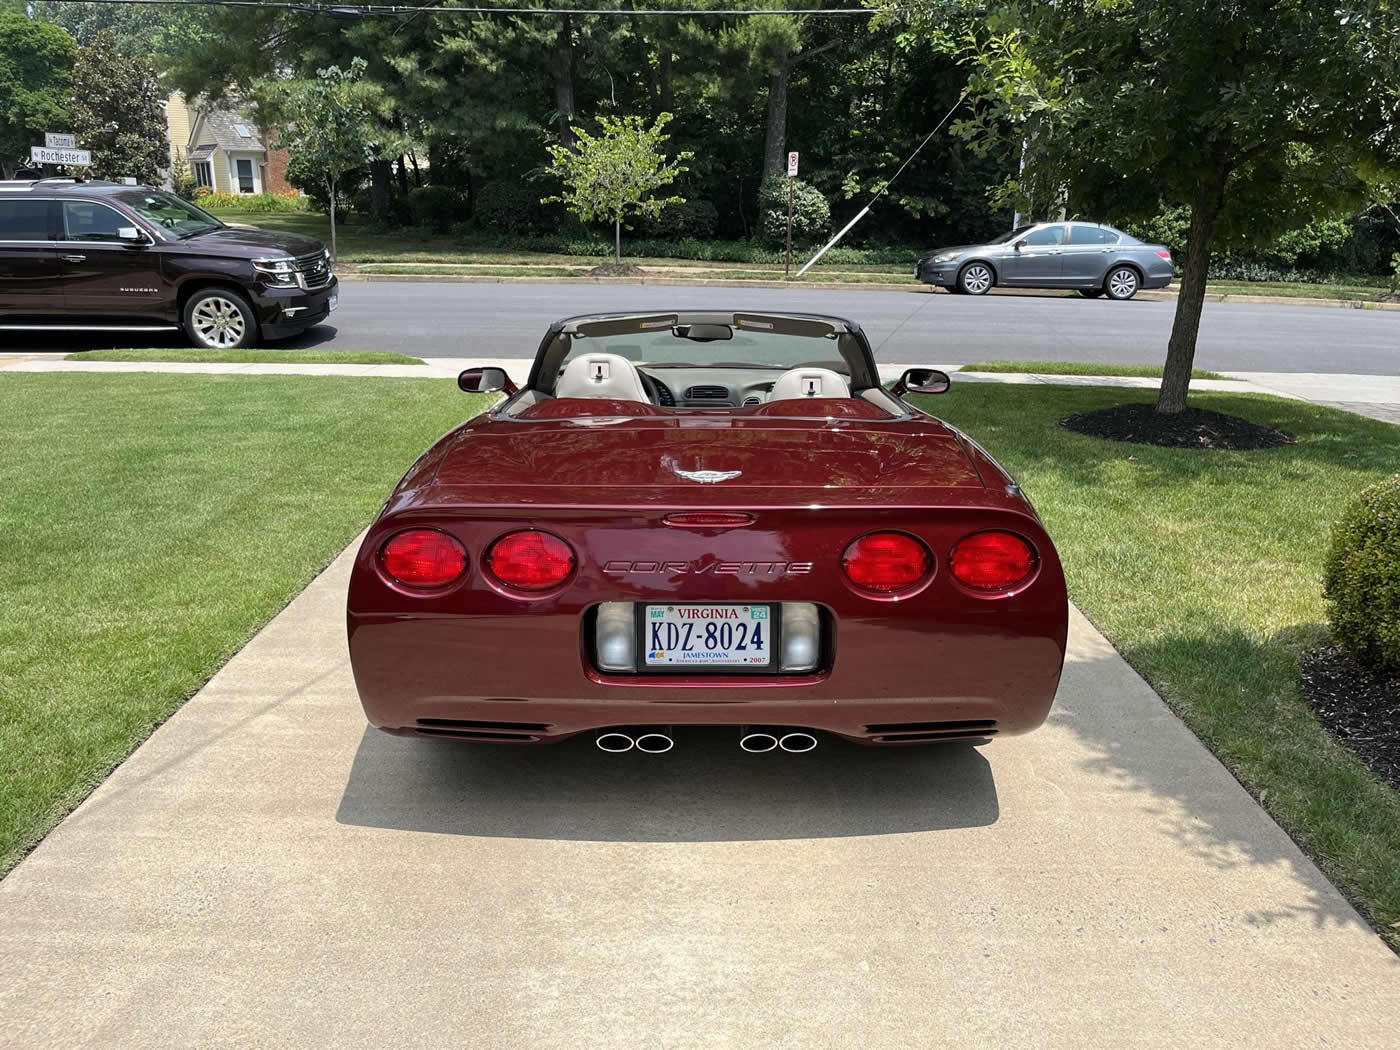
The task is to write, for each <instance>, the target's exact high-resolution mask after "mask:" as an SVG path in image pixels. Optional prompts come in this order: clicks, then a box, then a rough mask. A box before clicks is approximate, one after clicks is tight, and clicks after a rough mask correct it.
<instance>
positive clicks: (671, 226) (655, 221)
mask: <svg viewBox="0 0 1400 1050" xmlns="http://www.w3.org/2000/svg"><path fill="white" fill-rule="evenodd" d="M640 225H641V232H642V236H643V237H651V238H657V239H660V240H670V239H676V240H681V239H685V238H697V239H705V238H708V237H713V236H714V235H715V227H716V226H718V225H719V211H718V209H716V208H715V206H714V205H713V204H711V203H710V202H709V201H681V202H679V203H674V204H667V205H666V206H665V207H663V208H662V209H661V214H660V215H657V216H655V217H652V216H643V217H642V220H641V224H640Z"/></svg>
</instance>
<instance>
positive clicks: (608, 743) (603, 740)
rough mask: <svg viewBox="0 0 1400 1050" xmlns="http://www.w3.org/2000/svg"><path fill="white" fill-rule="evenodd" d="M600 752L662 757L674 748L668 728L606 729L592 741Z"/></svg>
mask: <svg viewBox="0 0 1400 1050" xmlns="http://www.w3.org/2000/svg"><path fill="white" fill-rule="evenodd" d="M593 742H594V743H595V744H597V745H598V749H599V750H600V751H606V752H608V754H610V755H621V754H624V753H626V752H628V751H632V750H637V751H644V752H646V753H647V754H648V755H664V754H665V753H666V752H667V751H670V750H671V749H672V748H673V747H675V746H676V740H675V738H674V737H673V736H672V735H671V727H670V726H640V727H637V728H632V729H607V730H604V731H603V732H601V733H599V734H598V735H597V737H595V738H594V741H593Z"/></svg>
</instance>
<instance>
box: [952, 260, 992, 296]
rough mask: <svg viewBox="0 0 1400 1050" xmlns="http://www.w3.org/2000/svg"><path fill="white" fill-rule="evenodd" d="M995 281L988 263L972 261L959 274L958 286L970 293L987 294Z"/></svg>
mask: <svg viewBox="0 0 1400 1050" xmlns="http://www.w3.org/2000/svg"><path fill="white" fill-rule="evenodd" d="M994 283H995V282H994V279H993V277H992V268H991V267H990V266H988V265H987V264H986V263H971V264H970V265H967V266H964V267H963V269H962V273H960V274H958V287H959V288H961V289H962V290H963V291H964V292H966V293H967V294H968V295H986V294H987V292H988V291H990V290H991V287H992V285H993V284H994Z"/></svg>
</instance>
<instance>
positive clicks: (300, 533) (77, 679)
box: [0, 374, 1400, 946]
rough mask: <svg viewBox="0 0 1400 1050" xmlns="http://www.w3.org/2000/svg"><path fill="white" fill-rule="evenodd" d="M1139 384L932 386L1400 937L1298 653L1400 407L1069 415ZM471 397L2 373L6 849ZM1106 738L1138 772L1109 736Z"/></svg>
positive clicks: (376, 498)
mask: <svg viewBox="0 0 1400 1050" xmlns="http://www.w3.org/2000/svg"><path fill="white" fill-rule="evenodd" d="M1150 398H1151V394H1150V393H1143V394H1137V393H1134V392H1130V391H1124V390H1110V389H1104V388H1097V389H1095V388H1070V387H1021V386H999V385H998V386H992V385H985V384H984V385H974V384H966V385H964V386H961V387H955V388H954V389H953V391H952V392H950V393H949V394H946V395H944V396H941V397H938V398H931V399H929V400H928V403H929V406H930V408H932V409H933V410H935V411H937V412H938V413H939V414H941V415H944V416H946V417H947V418H948V419H950V420H951V421H953V422H955V423H957V424H959V425H961V426H964V427H966V428H967V429H968V430H969V431H970V432H971V433H972V434H973V435H974V436H975V437H976V438H977V439H978V440H980V441H982V442H983V443H985V444H986V446H987V447H988V448H989V449H991V450H992V451H993V452H994V453H995V454H996V455H997V456H999V457H1000V458H1001V459H1002V460H1003V462H1004V463H1005V464H1006V465H1007V467H1008V468H1009V469H1011V470H1012V471H1013V473H1015V474H1016V475H1017V477H1018V478H1019V480H1020V481H1021V482H1022V484H1023V485H1024V486H1025V487H1026V490H1027V492H1028V493H1029V494H1030V496H1031V497H1032V498H1033V499H1034V500H1035V503H1036V506H1037V507H1038V509H1039V510H1040V512H1041V514H1042V515H1043V516H1044V517H1045V519H1046V522H1047V525H1048V526H1049V528H1050V531H1051V533H1052V535H1054V537H1055V539H1056V542H1057V545H1058V546H1059V549H1060V552H1061V556H1062V557H1063V559H1064V561H1065V566H1066V570H1067V573H1068V576H1069V581H1070V589H1071V593H1072V595H1073V597H1074V599H1075V600H1076V601H1077V602H1078V603H1079V604H1080V605H1081V606H1082V607H1083V608H1084V610H1085V611H1086V612H1087V613H1088V614H1089V615H1090V616H1091V617H1092V618H1093V619H1094V621H1095V622H1096V623H1097V624H1098V625H1099V626H1100V627H1101V628H1102V629H1103V630H1104V631H1105V632H1106V633H1107V634H1108V636H1109V637H1110V638H1111V639H1112V640H1113V642H1114V644H1115V645H1116V646H1117V647H1118V648H1119V649H1120V650H1121V651H1122V652H1123V653H1124V655H1125V656H1126V657H1127V658H1128V660H1129V661H1130V662H1131V663H1132V664H1133V666H1134V667H1136V668H1137V669H1138V670H1139V671H1140V672H1141V673H1142V674H1143V675H1144V676H1146V677H1147V679H1148V680H1149V681H1150V682H1152V683H1153V684H1154V686H1156V688H1157V689H1158V690H1159V691H1160V692H1161V693H1162V694H1163V695H1164V696H1165V697H1166V698H1167V700H1168V702H1169V703H1171V704H1172V705H1173V707H1174V708H1175V709H1176V710H1177V711H1178V712H1180V714H1181V716H1182V717H1183V718H1184V719H1185V720H1186V722H1187V723H1188V724H1189V725H1190V726H1191V727H1192V728H1193V729H1194V730H1195V731H1196V732H1197V733H1198V734H1199V735H1200V736H1201V737H1202V739H1204V740H1205V741H1206V742H1207V743H1208V744H1209V745H1210V746H1211V747H1212V748H1213V749H1214V750H1215V752H1216V753H1217V754H1218V755H1219V756H1220V757H1221V759H1222V760H1223V761H1224V762H1225V763H1226V764H1227V765H1228V766H1229V767H1230V768H1231V769H1232V770H1233V771H1234V772H1235V774H1236V775H1237V776H1238V777H1239V778H1240V779H1241V781H1243V782H1244V783H1245V784H1246V785H1247V786H1248V787H1249V789H1250V790H1251V791H1252V792H1254V793H1255V795H1256V796H1257V797H1260V798H1261V800H1262V801H1263V803H1264V805H1265V806H1266V808H1267V809H1268V810H1269V811H1270V812H1271V813H1272V814H1273V815H1274V816H1275V817H1276V818H1277V819H1278V820H1279V821H1280V823H1282V824H1283V825H1284V826H1285V827H1286V828H1288V829H1289V831H1290V832H1291V833H1292V834H1293V836H1294V837H1295V839H1296V840H1297V841H1298V842H1299V843H1300V844H1301V845H1302V846H1303V848H1304V849H1306V850H1307V851H1308V852H1309V853H1310V854H1311V855H1312V856H1313V858H1314V859H1315V860H1317V862H1318V863H1319V864H1320V865H1321V866H1322V868H1323V869H1324V870H1325V871H1326V872H1327V873H1328V875H1329V876H1330V877H1331V878H1332V879H1334V880H1335V881H1336V883H1337V884H1338V885H1339V886H1341V887H1342V889H1343V890H1344V892H1346V893H1347V894H1348V895H1349V896H1351V897H1352V899H1353V900H1355V901H1356V902H1357V904H1358V905H1359V907H1360V908H1361V909H1362V911H1363V912H1364V913H1365V914H1366V915H1368V916H1369V917H1370V918H1371V919H1372V921H1374V922H1375V923H1376V925H1377V927H1378V928H1379V929H1381V931H1382V933H1383V935H1385V936H1386V937H1387V938H1388V939H1389V940H1390V943H1391V944H1392V945H1396V946H1400V930H1397V929H1392V928H1391V927H1390V924H1392V923H1395V922H1398V921H1400V878H1397V877H1396V874H1397V872H1400V794H1397V792H1395V791H1393V790H1391V789H1390V788H1388V787H1386V786H1385V785H1383V784H1381V783H1380V782H1379V781H1378V780H1377V779H1376V778H1375V777H1373V776H1371V775H1370V774H1369V773H1368V772H1367V771H1366V770H1365V768H1364V767H1363V766H1362V765H1361V764H1360V763H1359V762H1358V761H1356V760H1355V759H1354V758H1352V757H1351V755H1350V754H1349V753H1348V752H1346V751H1345V750H1344V749H1343V748H1341V747H1340V746H1339V745H1337V744H1336V743H1334V742H1333V741H1332V739H1331V738H1330V737H1329V736H1328V735H1327V734H1326V733H1325V732H1324V731H1323V730H1322V728H1321V727H1320V725H1319V724H1318V722H1317V721H1316V719H1314V718H1313V716H1312V714H1311V712H1310V711H1309V709H1308V708H1307V706H1306V704H1305V703H1304V702H1303V701H1302V700H1301V698H1300V696H1299V692H1298V684H1297V661H1298V656H1299V654H1300V653H1302V652H1304V651H1306V650H1307V649H1309V648H1310V647H1312V646H1314V645H1316V644H1318V643H1319V642H1321V641H1322V640H1323V639H1324V638H1325V637H1326V627H1325V625H1324V615H1323V608H1322V602H1321V596H1320V587H1319V582H1318V579H1319V573H1320V562H1321V556H1322V551H1323V548H1324V544H1325V542H1326V536H1327V531H1328V527H1329V525H1330V523H1331V521H1332V519H1333V517H1334V516H1335V515H1336V514H1337V511H1338V508H1339V507H1340V505H1341V502H1342V501H1343V500H1344V499H1345V498H1346V497H1348V496H1349V495H1350V494H1351V493H1353V492H1355V491H1356V490H1358V489H1360V488H1362V487H1364V486H1365V485H1367V484H1370V483H1372V482H1374V481H1376V480H1378V479H1380V478H1382V477H1384V476H1386V475H1387V474H1388V473H1389V472H1390V471H1392V470H1394V469H1395V466H1396V464H1397V463H1400V428H1397V427H1394V426H1390V425H1388V424H1385V423H1381V422H1377V421H1374V420H1369V419H1364V418H1362V417H1359V416H1353V415H1350V414H1348V413H1343V412H1338V411H1333V410H1330V409H1326V408H1322V407H1318V406H1313V405H1308V404H1305V403H1301V402H1296V401H1287V400H1282V399H1273V398H1261V397H1249V396H1243V395H1240V396H1235V395H1223V394H1199V395H1196V396H1195V398H1194V399H1193V400H1194V402H1195V403H1196V404H1197V405H1199V406H1201V407H1205V408H1212V409H1216V410H1218V411H1224V412H1234V413H1238V414H1242V415H1248V416H1249V417H1250V418H1253V419H1256V420H1258V421H1260V422H1264V423H1269V424H1272V425H1276V426H1281V427H1285V428H1287V429H1288V430H1290V431H1292V432H1293V433H1294V434H1296V435H1297V437H1298V443H1297V444H1296V445H1293V446H1287V447H1283V448H1278V449H1271V450H1268V451H1263V452H1252V453H1211V452H1202V451H1194V450H1171V449H1159V448H1151V447H1147V446H1139V445H1124V444H1118V443H1115V442H1108V441H1101V440H1097V439H1094V438H1089V437H1084V436H1082V435H1078V434H1074V433H1071V432H1069V431H1066V430H1064V429H1063V428H1061V427H1059V426H1058V425H1057V424H1058V421H1059V420H1060V419H1061V418H1062V417H1063V416H1065V415H1067V414H1069V413H1071V412H1078V411H1084V410H1088V409H1093V408H1097V407H1103V406H1107V405H1111V404H1117V403H1121V402H1123V401H1125V400H1136V399H1142V400H1150ZM480 404H481V401H480V400H477V399H472V398H469V397H467V396H466V395H462V394H460V393H458V392H457V391H456V389H455V388H454V387H453V385H452V384H451V383H449V382H447V381H444V380H427V379H424V380H414V379H339V378H315V379H311V378H300V377H282V376H269V377H252V376H208V377H205V376H199V377H195V376H178V375H149V374H147V375H139V376H136V375H132V376H127V375H95V374H76V375H75V374H70V375H25V374H0V412H2V413H3V415H0V419H3V422H0V438H3V447H4V448H5V450H6V455H5V456H4V457H3V458H0V493H3V495H0V519H2V520H0V530H3V531H0V534H2V535H4V536H5V537H6V546H5V557H4V558H0V871H3V870H6V869H7V868H8V867H9V866H10V865H12V864H13V863H14V862H15V861H16V860H17V859H18V857H19V856H20V855H22V853H23V852H24V850H25V849H27V848H28V846H29V845H31V844H32V843H33V842H34V841H35V840H36V839H37V838H38V837H39V836H41V835H42V834H43V833H44V832H45V831H46V830H47V828H49V827H50V826H51V825H52V824H53V823H54V822H55V821H56V820H57V819H59V818H60V817H61V816H62V815H63V814H64V813H65V812H66V811H67V810H68V809H70V808H71V807H72V806H73V805H74V804H76V803H77V802H78V801H79V800H80V799H81V798H82V797H83V795H84V794H85V793H86V792H87V791H88V790H90V789H91V787H92V786H93V785H94V784H96V783H97V782H98V781H100V780H101V779H102V777H103V776H105V775H106V773H107V771H108V770H109V769H111V767H112V766H113V765H114V764H115V763H116V762H118V761H120V760H121V758H122V757H123V756H124V755H126V754H127V753H128V752H129V751H130V750H131V749H132V748H133V747H134V746H135V745H136V744H138V743H140V741H141V740H142V739H144V738H145V736H146V735H147V734H148V733H149V732H150V730H151V728H152V727H153V726H154V725H156V724H157V723H159V722H160V720H161V719H163V718H165V717H166V716H167V715H169V713H170V712H171V711H172V710H174V709H175V708H176V707H177V706H179V704H180V703H181V701H182V700H183V699H184V698H185V697H187V696H189V695H190V694H191V693H193V692H194V691H195V690H196V689H197V688H198V687H199V686H200V685H201V684H202V683H203V682H204V681H205V680H206V679H207V678H208V677H209V675H210V674H211V673H212V672H213V671H214V670H215V669H216V668H217V667H218V666H219V665H220V664H221V663H223V662H224V661H225V660H226V659H227V658H228V656H229V655H231V654H232V653H233V652H234V651H235V650H237V648H238V647H239V646H240V645H242V644H243V642H245V641H246V640H247V639H248V638H249V637H250V636H251V635H252V633H253V632H254V631H255V630H256V629H257V628H258V626H259V625H260V624H262V623H264V622H265V621H266V620H267V619H269V618H270V617H271V616H272V615H274V614H275V613H276V612H277V610H278V609H280V608H281V607H282V606H283V605H284V604H285V603H286V602H287V601H288V599H289V598H291V597H292V596H293V595H294V594H295V593H296V591H297V590H298V589H299V588H300V587H301V586H302V585H304V584H305V583H306V582H307V581H308V580H310V579H311V578H312V577H313V576H314V575H315V574H316V572H317V571H318V570H319V569H320V568H321V567H323V566H324V565H325V564H326V563H327V561H328V560H329V559H330V558H331V557H332V556H333V555H334V554H335V552H336V551H338V550H339V549H341V547H342V546H343V545H344V544H345V543H346V542H347V541H348V540H349V539H350V538H351V537H352V536H353V535H354V534H355V533H356V531H357V530H359V529H360V528H362V527H363V525H364V524H365V523H366V522H367V521H368V520H369V519H370V518H371V517H372V515H373V514H374V512H375V510H376V509H377V507H378V506H379V503H380V501H381V500H382V499H383V498H384V494H385V493H386V492H387V491H388V490H389V488H390V486H391V485H392V484H393V482H394V480H395V479H396V478H397V477H398V476H399V475H400V473H401V472H402V471H403V469H404V468H405V467H406V466H407V465H408V464H409V463H410V462H411V461H412V460H413V458H414V457H415V456H416V455H417V454H418V453H419V452H420V451H421V450H422V449H423V448H424V447H425V446H426V445H427V444H428V442H429V441H430V440H431V439H432V438H433V437H434V436H436V435H437V434H439V433H441V432H442V431H444V430H446V429H447V428H449V427H450V426H451V425H453V424H454V423H456V422H457V421H459V420H461V419H462V418H464V417H465V416H467V415H469V414H470V413H471V412H473V411H475V410H476V409H477V408H478V407H479V406H480ZM367 452H368V454H367ZM1093 743H1094V744H1095V746H1096V747H1097V748H1098V749H1099V750H1101V752H1102V753H1103V755H1104V756H1105V757H1104V762H1105V764H1106V766H1107V767H1108V768H1109V769H1110V771H1111V772H1112V773H1113V774H1114V775H1115V776H1117V777H1119V778H1120V779H1121V782H1122V783H1123V784H1124V785H1125V786H1129V787H1131V786H1133V785H1134V784H1137V782H1136V781H1135V777H1136V776H1138V775H1140V772H1141V771H1139V770H1136V769H1134V768H1132V767H1130V766H1124V765H1115V763H1114V759H1113V753H1114V748H1115V744H1116V741H1114V740H1111V739H1102V740H1095V741H1093ZM1137 786H1138V787H1140V788H1143V789H1147V790H1151V791H1155V792H1158V793H1163V794H1169V793H1170V792H1172V791H1173V790H1176V788H1177V785H1174V784H1172V783H1150V784H1137ZM1220 833H1221V834H1225V832H1224V831H1221V832H1220ZM1220 848H1221V849H1222V850H1227V851H1229V850H1237V849H1241V848H1244V844H1243V843H1240V842H1236V841H1234V840H1229V841H1228V842H1225V843H1223V844H1222V845H1221V847H1220ZM1275 860H1276V858H1255V861H1256V862H1258V863H1272V862H1275Z"/></svg>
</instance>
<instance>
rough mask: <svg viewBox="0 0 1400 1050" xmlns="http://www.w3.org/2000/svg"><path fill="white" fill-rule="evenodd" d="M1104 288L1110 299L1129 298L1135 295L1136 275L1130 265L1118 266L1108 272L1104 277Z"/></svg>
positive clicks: (1136, 287) (1136, 288)
mask: <svg viewBox="0 0 1400 1050" xmlns="http://www.w3.org/2000/svg"><path fill="white" fill-rule="evenodd" d="M1103 286H1104V290H1105V291H1106V292H1108V297H1109V298H1110V299H1120V300H1122V299H1131V298H1132V297H1133V296H1135V295H1137V290H1138V275H1137V271H1136V270H1134V269H1133V268H1132V267H1131V266H1120V267H1118V268H1117V269H1115V270H1110V271H1109V272H1108V277H1107V278H1105V279H1104V285H1103Z"/></svg>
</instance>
